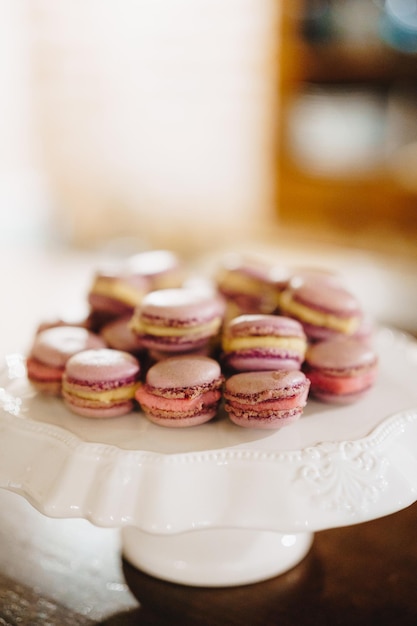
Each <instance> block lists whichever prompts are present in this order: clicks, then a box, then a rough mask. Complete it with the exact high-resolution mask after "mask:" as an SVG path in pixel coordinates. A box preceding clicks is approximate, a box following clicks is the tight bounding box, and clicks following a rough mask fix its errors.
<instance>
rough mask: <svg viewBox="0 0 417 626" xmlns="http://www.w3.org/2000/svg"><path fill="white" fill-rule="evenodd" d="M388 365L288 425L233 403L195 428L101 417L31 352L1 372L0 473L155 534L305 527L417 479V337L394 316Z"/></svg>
mask: <svg viewBox="0 0 417 626" xmlns="http://www.w3.org/2000/svg"><path fill="white" fill-rule="evenodd" d="M376 349H377V352H378V354H379V357H380V372H379V376H378V381H377V384H376V385H375V388H374V389H373V390H372V391H371V392H370V393H369V394H368V396H367V397H365V398H364V399H363V400H361V401H360V402H358V403H357V404H354V405H350V406H345V407H339V406H332V405H325V404H321V403H319V402H315V401H314V400H309V401H308V406H307V408H306V410H305V413H304V415H303V417H302V418H301V419H300V421H299V422H298V423H296V424H292V425H289V426H287V427H285V428H283V429H281V430H279V431H274V432H266V431H258V430H250V431H248V430H247V429H241V428H239V427H238V426H235V425H233V424H232V423H231V422H230V421H229V420H228V418H227V416H226V414H224V413H221V414H220V415H219V417H218V418H216V419H215V420H214V421H212V422H210V423H208V424H205V425H202V426H197V427H194V428H190V429H182V430H176V429H172V430H171V429H166V428H162V427H158V426H156V425H154V424H151V423H150V422H149V421H148V420H147V419H146V418H145V417H144V416H143V415H142V414H141V413H140V412H139V411H136V412H133V413H131V414H130V415H128V416H125V417H122V418H113V419H108V420H91V419H87V418H82V417H77V416H75V415H73V414H71V413H70V412H69V411H68V410H67V409H66V407H65V406H64V405H63V403H62V401H61V400H60V399H57V398H47V397H45V396H41V395H39V394H37V393H36V392H34V391H33V389H32V388H31V386H30V385H29V384H28V382H27V379H26V372H25V367H24V358H23V357H22V356H21V355H19V354H10V355H8V356H7V357H6V359H5V364H4V366H3V368H2V371H1V374H0V430H1V438H0V486H1V487H3V488H6V489H9V490H11V491H15V492H17V493H20V494H21V495H23V496H24V497H25V498H26V499H28V500H29V501H30V502H31V503H32V504H33V505H34V506H35V507H36V508H38V509H39V510H40V511H42V512H43V513H45V514H46V515H49V516H53V517H82V518H86V519H89V520H90V521H92V522H93V523H95V524H96V525H100V526H135V527H137V528H139V529H141V530H142V531H147V532H150V533H156V534H174V533H179V532H183V531H188V530H196V529H210V528H211V529H213V528H218V529H221V528H240V529H248V530H249V529H251V530H254V529H255V530H265V531H277V532H284V533H286V532H295V533H297V532H304V531H309V532H311V531H315V530H319V529H324V528H329V527H335V526H341V525H348V524H354V523H358V522H362V521H365V520H369V519H373V518H375V517H378V516H381V515H385V514H387V513H391V512H394V511H396V510H400V509H401V508H403V507H405V506H407V505H409V504H411V503H412V502H414V501H415V500H416V492H417V452H416V450H417V445H416V444H417V385H416V373H417V343H416V342H415V341H414V340H412V339H411V338H409V337H407V336H406V335H404V334H401V333H397V332H395V331H393V330H390V329H387V328H383V329H381V330H380V331H379V332H378V334H377V337H376Z"/></svg>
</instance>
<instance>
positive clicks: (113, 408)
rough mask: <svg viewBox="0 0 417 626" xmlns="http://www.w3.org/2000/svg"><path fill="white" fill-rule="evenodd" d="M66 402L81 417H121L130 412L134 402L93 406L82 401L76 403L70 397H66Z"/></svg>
mask: <svg viewBox="0 0 417 626" xmlns="http://www.w3.org/2000/svg"><path fill="white" fill-rule="evenodd" d="M64 402H65V404H66V406H67V407H68V408H69V409H70V410H71V411H72V412H73V413H76V414H77V415H80V416H81V417H92V418H100V419H101V418H110V417H120V416H122V415H126V414H127V413H130V412H131V411H132V410H133V408H134V404H133V402H131V401H130V402H123V403H119V404H115V405H110V406H108V407H98V408H94V407H91V406H83V405H82V404H80V403H78V404H77V403H75V402H74V401H71V400H69V399H68V398H64Z"/></svg>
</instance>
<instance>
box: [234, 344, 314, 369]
mask: <svg viewBox="0 0 417 626" xmlns="http://www.w3.org/2000/svg"><path fill="white" fill-rule="evenodd" d="M222 360H223V363H224V366H225V367H226V368H228V369H231V370H234V371H235V372H256V371H274V370H296V369H301V365H302V359H301V358H300V355H299V354H293V355H291V354H289V353H285V352H284V351H275V352H274V351H273V350H260V349H258V350H240V351H239V352H230V353H228V354H226V355H224V356H223V359H222Z"/></svg>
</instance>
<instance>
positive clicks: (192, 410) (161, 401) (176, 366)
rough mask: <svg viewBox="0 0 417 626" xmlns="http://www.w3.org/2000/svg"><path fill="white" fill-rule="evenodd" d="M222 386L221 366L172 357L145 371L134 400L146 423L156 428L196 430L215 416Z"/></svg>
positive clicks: (196, 358)
mask: <svg viewBox="0 0 417 626" xmlns="http://www.w3.org/2000/svg"><path fill="white" fill-rule="evenodd" d="M222 384H223V376H222V374H221V370H220V365H219V364H218V362H217V361H215V360H214V359H211V358H209V357H205V356H190V355H183V356H175V357H170V358H167V359H164V360H163V361H160V362H158V363H156V364H155V365H153V366H152V367H151V368H150V369H149V370H148V372H147V375H146V382H145V383H144V384H143V385H142V386H141V387H139V388H138V390H137V391H136V399H137V400H138V402H139V404H140V406H141V408H142V410H143V411H144V413H145V415H146V416H147V417H148V419H149V420H150V421H151V422H154V423H155V424H158V425H159V426H168V427H173V428H182V427H187V426H196V425H199V424H204V423H205V422H208V421H209V420H211V419H212V418H213V417H214V416H215V415H216V414H217V411H218V407H219V403H220V400H221V397H222V392H221V388H222Z"/></svg>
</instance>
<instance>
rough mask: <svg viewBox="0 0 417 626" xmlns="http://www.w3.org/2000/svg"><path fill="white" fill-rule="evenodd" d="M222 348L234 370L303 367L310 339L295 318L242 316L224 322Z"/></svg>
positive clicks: (248, 370)
mask: <svg viewBox="0 0 417 626" xmlns="http://www.w3.org/2000/svg"><path fill="white" fill-rule="evenodd" d="M222 348H223V353H222V362H223V364H224V366H225V367H226V368H227V369H230V370H231V371H234V372H250V371H258V370H259V371H266V370H278V369H281V370H282V369H285V370H291V369H300V368H301V365H302V363H303V361H304V355H305V352H306V349H307V338H306V335H305V333H304V330H303V327H302V324H300V323H299V322H298V321H297V320H294V319H292V318H289V317H284V316H283V315H262V314H258V315H256V314H252V315H239V316H238V317H235V318H234V319H232V320H230V321H229V322H227V323H225V325H224V328H223V334H222Z"/></svg>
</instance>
